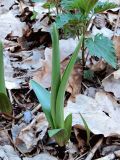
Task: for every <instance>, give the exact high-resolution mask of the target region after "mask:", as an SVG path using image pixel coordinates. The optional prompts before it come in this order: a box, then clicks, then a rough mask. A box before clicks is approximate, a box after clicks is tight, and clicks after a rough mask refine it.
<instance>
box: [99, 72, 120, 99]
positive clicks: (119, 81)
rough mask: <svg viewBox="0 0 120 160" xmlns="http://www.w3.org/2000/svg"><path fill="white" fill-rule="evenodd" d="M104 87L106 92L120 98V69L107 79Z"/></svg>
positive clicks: (104, 81)
mask: <svg viewBox="0 0 120 160" xmlns="http://www.w3.org/2000/svg"><path fill="white" fill-rule="evenodd" d="M102 85H103V87H104V90H105V91H107V92H112V93H113V94H114V95H115V97H116V98H120V69H119V70H117V71H115V72H113V73H112V74H110V75H109V76H108V77H106V78H105V79H104V80H103V81H102Z"/></svg>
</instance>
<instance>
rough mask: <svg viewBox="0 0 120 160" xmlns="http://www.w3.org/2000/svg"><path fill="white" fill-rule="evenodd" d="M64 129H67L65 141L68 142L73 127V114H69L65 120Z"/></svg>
mask: <svg viewBox="0 0 120 160" xmlns="http://www.w3.org/2000/svg"><path fill="white" fill-rule="evenodd" d="M64 129H65V143H67V142H68V140H69V139H70V135H71V129H72V114H69V115H68V116H67V117H66V119H65V122H64Z"/></svg>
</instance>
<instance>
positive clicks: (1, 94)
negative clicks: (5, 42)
mask: <svg viewBox="0 0 120 160" xmlns="http://www.w3.org/2000/svg"><path fill="white" fill-rule="evenodd" d="M0 112H4V113H11V112H12V105H11V103H10V100H9V98H8V97H7V92H6V87H5V79H4V63H3V46H2V43H1V42H0Z"/></svg>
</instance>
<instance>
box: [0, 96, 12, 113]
mask: <svg viewBox="0 0 120 160" xmlns="http://www.w3.org/2000/svg"><path fill="white" fill-rule="evenodd" d="M0 112H3V113H8V114H11V113H12V105H11V102H10V100H9V98H8V97H7V96H6V94H4V93H0Z"/></svg>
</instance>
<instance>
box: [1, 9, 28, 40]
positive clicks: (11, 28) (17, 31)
mask: <svg viewBox="0 0 120 160" xmlns="http://www.w3.org/2000/svg"><path fill="white" fill-rule="evenodd" d="M0 22H2V23H1V24H0V39H1V40H2V41H4V39H5V37H6V36H7V35H8V34H10V33H11V34H12V36H19V37H21V36H22V34H23V29H24V30H25V28H26V25H25V23H24V22H20V20H19V19H18V18H16V17H15V15H14V13H13V12H12V11H9V12H7V13H5V14H1V15H0Z"/></svg>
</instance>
